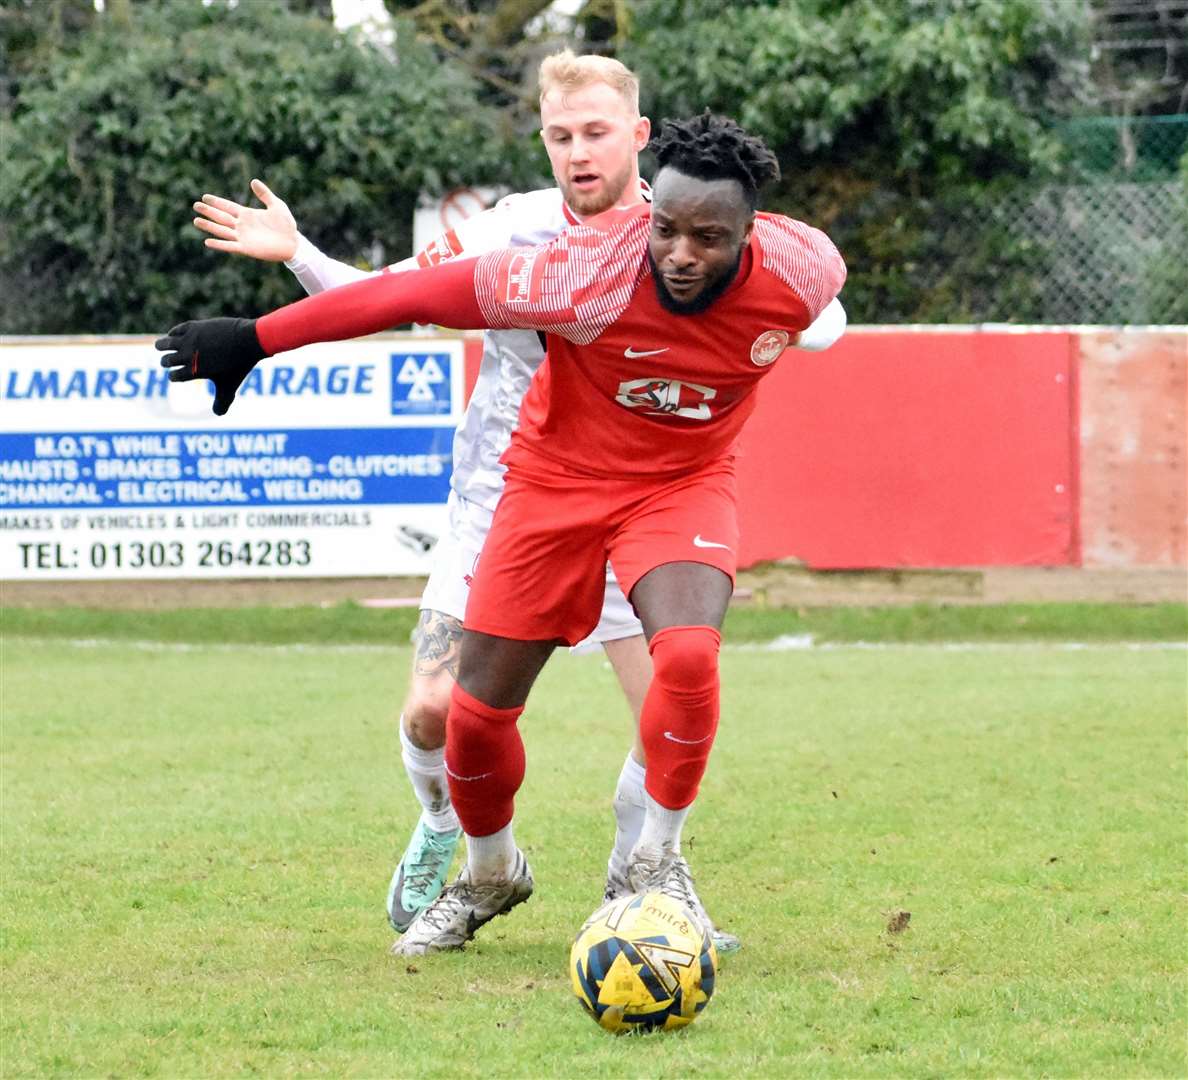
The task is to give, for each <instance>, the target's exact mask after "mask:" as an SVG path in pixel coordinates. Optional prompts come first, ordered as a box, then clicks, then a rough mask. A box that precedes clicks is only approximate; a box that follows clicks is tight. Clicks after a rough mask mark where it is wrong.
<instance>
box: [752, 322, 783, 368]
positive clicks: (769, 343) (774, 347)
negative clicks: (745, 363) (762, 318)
mask: <svg viewBox="0 0 1188 1080" xmlns="http://www.w3.org/2000/svg"><path fill="white" fill-rule="evenodd" d="M791 340H792V338H791V335H789V333H788V331H787V330H767V331H765V332H764V333H762V334H760V335H759V336H758V337H757V338H756V339H755V341H754V344H752V345H751V363H752V364H754V365H755V366H756V367H767V365H768V364H774V363H775V362H776V361H777V360H778V359H779V358H780V354H781V353H782V352H783V351H784V350H785V349H786V348H787V347H788V343H789V342H790V341H791Z"/></svg>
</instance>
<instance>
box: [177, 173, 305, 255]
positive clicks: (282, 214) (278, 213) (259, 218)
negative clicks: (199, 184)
mask: <svg viewBox="0 0 1188 1080" xmlns="http://www.w3.org/2000/svg"><path fill="white" fill-rule="evenodd" d="M252 191H253V192H254V193H255V195H256V198H257V199H259V200H260V201H261V202H262V203H263V204H264V209H263V210H260V209H257V208H256V207H252V206H241V205H240V204H239V203H237V202H232V201H231V200H230V199H224V198H222V196H220V195H203V196H202V201H201V202H196V203H194V211H195V213H197V214H198V215H200V216H199V217H196V218H195V219H194V227H195V228H197V229H200V230H201V231H202V232H204V233H210V236H209V237H207V239H206V240H205V241H203V243H204V244H205V246H206V247H208V248H213V249H214V250H215V251H230V252H232V253H233V254H235V255H247V256H248V257H249V258H252V259H262V260H263V261H265V262H284V261H285V260H286V259H291V258H292V257H293V255H294V254H295V253H296V251H297V222H296V221H295V220H294V219H293V215H292V214H291V213H290V212H289V208H288V207H287V206H286V205H285V201H284V200H283V199H281V198H278V197H277V196H276V195H274V194H273V193H272V191H271V190H270V189H269V187H268V185H267V184H265V183H264V181H263V180H253V181H252Z"/></svg>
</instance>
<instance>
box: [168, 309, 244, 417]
mask: <svg viewBox="0 0 1188 1080" xmlns="http://www.w3.org/2000/svg"><path fill="white" fill-rule="evenodd" d="M154 345H155V347H156V348H157V350H158V351H160V352H164V353H165V355H164V356H162V357H161V366H162V367H164V368H169V369H170V370H169V381H170V382H190V381H191V380H192V379H209V380H210V381H211V382H212V383H214V388H215V399H214V414H215V416H222V415H223V414H224V413H225V412H226V411H227V410H228V409H229V408H231V402H233V401H234V400H235V392H236V391H237V390H238V389H239V388H240V386H241V385H242V384H243V380H244V379H246V378H247V377H248V372H250V371H251V370H252V368H254V367H255V366H256V364H257V363H259V362H260V361H261V360H263V359H264V357H265V356H266V355H267V353H265V352H264V350H263V349H262V348H261V347H260V339H259V338H258V337H257V336H256V320H255V319H197V320H195V321H193V322H184V323H181V324H179V325H178V326H175V327H174V328H173V329H172V330H170V331H169V333H168V334H166V335H165V337H163V338H157V340H156V342H154ZM166 350H172V351H169V352H166Z"/></svg>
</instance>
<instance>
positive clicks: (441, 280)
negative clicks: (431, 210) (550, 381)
mask: <svg viewBox="0 0 1188 1080" xmlns="http://www.w3.org/2000/svg"><path fill="white" fill-rule="evenodd" d="M477 265H478V260H477V259H462V260H457V261H452V262H445V263H442V264H441V265H440V266H433V267H429V268H428V269H425V270H415V271H409V272H407V273H400V274H382V275H379V276H377V277H372V278H368V279H367V280H366V281H360V282H356V283H355V284H353V285H344V286H343V287H342V288H339V289H331V290H329V291H328V292H324V293H320V294H319V295H317V296H311V297H308V298H307V299H305V300H299V301H298V302H297V303H295V304H289V305H287V306H286V307H283V308H278V309H277V310H276V311H273V312H270V313H269V314H267V315H264V316H263V317H261V318H259V319H198V320H194V321H191V322H184V323H181V324H179V325H178V326H175V327H174V328H173V329H172V330H170V331H169V333H168V334H167V335H166V336H165V337H162V338H158V339H157V342H156V347H157V349H158V350H160V351H162V352H164V353H165V355H164V356H162V357H161V366H162V367H167V368H169V369H170V372H169V378H170V380H171V381H173V382H189V381H191V380H193V379H210V380H211V382H212V383H214V387H215V400H214V412H215V415H216V416H222V415H223V414H224V413H225V412H226V411H227V410H228V409H229V408H230V407H231V402H232V401H234V400H235V394H236V391H238V390H239V387H240V386H241V385H242V383H243V380H244V379H246V378H247V376H248V373H249V372H250V371H251V370H252V368H253V367H255V366H256V364H257V363H258V362H259V361H260V360H262V359H263V358H264V357H266V356H274V355H275V354H276V353H279V352H285V351H287V350H289V349H296V348H299V347H300V346H302V345H311V344H313V343H314V342H316V341H342V340H344V339H346V338H354V337H362V336H364V335H366V334H374V333H377V332H378V331H380V330H386V329H388V328H390V327H392V326H399V325H400V324H401V323H409V322H418V323H435V324H437V325H439V326H449V327H453V328H454V329H457V330H471V329H485V328H486V327H487V325H488V323H487V321H486V319H485V317H484V316H483V313H482V311H481V310H480V309H479V304H478V300H477V298H476V296H475V284H474V274H475V267H476V266H477Z"/></svg>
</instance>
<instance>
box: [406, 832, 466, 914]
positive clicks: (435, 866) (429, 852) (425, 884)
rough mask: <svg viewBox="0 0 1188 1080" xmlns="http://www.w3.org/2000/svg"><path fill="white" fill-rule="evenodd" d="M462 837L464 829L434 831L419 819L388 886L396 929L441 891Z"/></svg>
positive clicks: (427, 904)
mask: <svg viewBox="0 0 1188 1080" xmlns="http://www.w3.org/2000/svg"><path fill="white" fill-rule="evenodd" d="M461 837H462V830H461V829H451V830H449V831H448V832H434V831H433V830H432V829H430V828H428V827H427V826H426V825H425V823H424V822H423V821H418V822H417V827H416V828H415V829H414V830H413V834H412V839H411V840H409V842H408V847H407V848H405V851H404V856H403V858H401V860H400V865H399V866H397V867H396V872H395V873H394V874H393V875H392V883H391V885H389V886H388V903H387V909H388V922H390V923H391V924H392V929H393V930H395V931H396V933H398V934H403V933H404V931H405V930H407V929H408V928H409V926H410V925H412V922H413V920H414V919H415V918H416V917H417V916H418V915H420V913H421V912H422V911H424V910H425V909H426V908H427V907H428V906H429V905H430V904H432V903H433V901H434V900H436V899H437V898H438V896H440V895H441V890H442V888H443V887H444V885H445V880H446V875H447V874H448V873H449V872H450V864H451V863H452V862H453V861H454V852H455V851H457V850H458V841H459V840H460V839H461Z"/></svg>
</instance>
